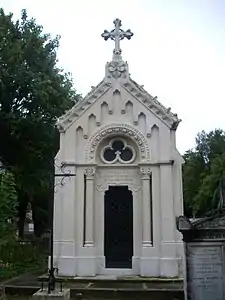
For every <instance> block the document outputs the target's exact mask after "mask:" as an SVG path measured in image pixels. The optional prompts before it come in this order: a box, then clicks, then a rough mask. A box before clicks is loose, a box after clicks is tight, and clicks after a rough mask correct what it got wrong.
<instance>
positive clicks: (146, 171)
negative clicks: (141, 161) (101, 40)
mask: <svg viewBox="0 0 225 300" xmlns="http://www.w3.org/2000/svg"><path fill="white" fill-rule="evenodd" d="M140 171H141V175H142V179H150V175H151V173H152V172H151V168H150V167H149V166H142V167H141V168H140Z"/></svg>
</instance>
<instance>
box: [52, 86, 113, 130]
mask: <svg viewBox="0 0 225 300" xmlns="http://www.w3.org/2000/svg"><path fill="white" fill-rule="evenodd" d="M110 86H111V83H110V82H108V81H101V82H100V83H99V84H98V85H97V86H96V87H95V88H92V89H91V91H90V92H89V93H88V94H87V95H86V97H85V98H84V99H83V98H82V99H80V100H79V101H78V102H77V104H76V105H74V106H73V107H72V108H71V109H70V110H68V111H67V112H66V113H65V114H64V115H63V116H61V117H60V118H59V119H58V120H57V123H56V125H57V128H58V130H59V131H60V132H64V131H65V130H66V128H67V127H68V126H69V125H70V124H71V123H72V122H73V121H74V120H75V119H77V118H78V117H79V116H80V115H81V114H82V113H83V111H84V110H85V109H87V108H88V107H89V106H90V105H91V104H92V103H93V102H95V101H96V100H97V99H98V98H100V97H101V96H102V95H103V94H104V93H105V92H106V91H108V90H109V89H110Z"/></svg>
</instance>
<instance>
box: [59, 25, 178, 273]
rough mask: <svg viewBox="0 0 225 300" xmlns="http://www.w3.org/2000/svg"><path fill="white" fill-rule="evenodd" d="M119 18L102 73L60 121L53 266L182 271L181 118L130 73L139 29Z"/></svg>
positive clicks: (77, 270) (64, 269)
mask: <svg viewBox="0 0 225 300" xmlns="http://www.w3.org/2000/svg"><path fill="white" fill-rule="evenodd" d="M114 25H115V28H114V29H113V30H111V31H110V32H108V31H107V30H105V31H104V33H103V34H102V37H103V38H104V39H105V40H107V39H111V40H113V41H114V42H115V49H114V50H113V57H112V61H111V62H109V63H107V64H106V67H105V76H104V78H103V80H102V81H101V82H100V83H99V84H98V85H97V86H96V87H94V88H92V90H91V91H90V93H88V94H87V96H86V97H85V98H83V99H82V100H81V101H79V102H78V103H77V104H76V105H75V106H74V107H73V108H72V109H71V110H69V111H67V112H66V113H65V115H63V116H62V117H61V118H60V119H59V120H58V124H57V125H58V129H59V131H60V150H59V152H58V154H57V156H56V168H55V172H56V173H60V174H62V177H60V176H59V177H56V179H55V181H56V187H55V199H54V264H55V267H57V268H58V269H59V275H63V276H84V277H87V276H97V275H105V276H107V275H115V276H131V275H132V276H133V275H137V276H138V275H139V276H149V277H182V275H183V274H182V273H183V271H182V264H183V263H182V261H183V244H182V241H181V235H180V233H179V232H178V231H177V229H176V217H177V216H180V215H182V214H183V204H182V203H183V199H182V176H181V166H182V163H183V159H182V156H181V155H180V154H179V152H178V150H177V149H176V139H175V135H176V129H177V127H178V124H179V122H180V120H179V119H178V117H177V115H176V114H173V113H172V112H171V111H170V108H165V107H164V106H163V105H162V104H161V103H159V102H158V101H157V99H156V97H153V96H151V95H150V94H149V93H148V92H147V91H145V90H144V88H143V86H141V85H139V84H137V83H136V82H135V81H134V80H133V79H131V77H130V74H129V70H128V64H127V62H125V61H123V60H122V57H121V52H122V51H121V48H120V41H121V40H123V39H124V38H128V39H130V38H131V37H132V36H133V33H132V32H131V31H130V30H127V31H124V30H123V29H121V21H120V20H119V19H116V20H115V21H114ZM63 174H67V176H65V177H63ZM70 175H75V176H70Z"/></svg>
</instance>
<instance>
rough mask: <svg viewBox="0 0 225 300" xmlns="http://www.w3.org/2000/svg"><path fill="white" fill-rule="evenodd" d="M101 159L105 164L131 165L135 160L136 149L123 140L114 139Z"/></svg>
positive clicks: (105, 148)
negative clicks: (119, 163)
mask: <svg viewBox="0 0 225 300" xmlns="http://www.w3.org/2000/svg"><path fill="white" fill-rule="evenodd" d="M101 158H102V160H103V162H105V163H108V164H109V163H111V164H113V163H115V162H121V163H125V164H127V163H131V162H132V161H133V160H134V158H135V151H134V148H133V147H132V146H130V145H128V144H127V142H126V141H125V140H123V139H113V140H111V141H110V143H109V145H107V146H106V147H104V148H103V149H102V152H101Z"/></svg>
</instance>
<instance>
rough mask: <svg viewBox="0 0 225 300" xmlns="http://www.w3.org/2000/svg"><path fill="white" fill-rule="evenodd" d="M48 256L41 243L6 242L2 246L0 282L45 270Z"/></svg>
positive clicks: (0, 253)
mask: <svg viewBox="0 0 225 300" xmlns="http://www.w3.org/2000/svg"><path fill="white" fill-rule="evenodd" d="M46 265H47V256H46V255H45V254H44V251H43V248H42V244H41V243H40V241H38V240H37V241H35V242H32V243H31V242H20V241H16V240H10V241H5V242H4V243H1V244H0V280H3V279H4V280H5V279H6V278H10V277H13V276H17V275H19V274H21V273H25V272H28V271H33V270H37V269H43V270H44V269H45V268H46Z"/></svg>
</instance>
